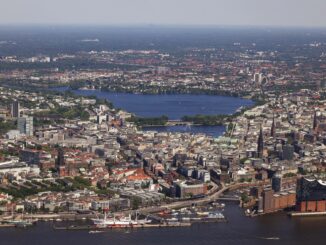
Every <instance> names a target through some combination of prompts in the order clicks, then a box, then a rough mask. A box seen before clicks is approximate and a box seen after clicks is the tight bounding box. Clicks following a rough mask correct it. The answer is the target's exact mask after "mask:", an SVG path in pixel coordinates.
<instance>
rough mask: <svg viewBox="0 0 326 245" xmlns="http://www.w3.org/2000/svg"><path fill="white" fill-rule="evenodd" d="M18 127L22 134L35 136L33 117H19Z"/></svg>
mask: <svg viewBox="0 0 326 245" xmlns="http://www.w3.org/2000/svg"><path fill="white" fill-rule="evenodd" d="M17 129H18V130H19V132H20V133H21V134H26V135H27V136H33V130H34V128H33V117H18V119H17Z"/></svg>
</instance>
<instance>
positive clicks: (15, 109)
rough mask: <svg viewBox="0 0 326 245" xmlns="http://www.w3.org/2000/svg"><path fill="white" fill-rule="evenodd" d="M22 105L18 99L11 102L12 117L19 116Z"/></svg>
mask: <svg viewBox="0 0 326 245" xmlns="http://www.w3.org/2000/svg"><path fill="white" fill-rule="evenodd" d="M19 114H20V105H19V102H18V101H14V102H13V103H12V104H11V117H15V118H18V117H19V116H20V115H19Z"/></svg>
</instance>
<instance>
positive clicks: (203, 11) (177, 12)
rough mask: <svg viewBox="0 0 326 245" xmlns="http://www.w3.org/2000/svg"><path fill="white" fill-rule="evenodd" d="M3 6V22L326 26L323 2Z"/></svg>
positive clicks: (33, 0) (37, 2) (15, 1)
mask: <svg viewBox="0 0 326 245" xmlns="http://www.w3.org/2000/svg"><path fill="white" fill-rule="evenodd" d="M1 9H2V10H0V13H1V15H0V23H1V24H2V25H12V24H18V25H21V24H28V25H29V24H38V25H39V24H42V25H53V24H57V25H222V26H252V25H254V26H303V27H310V26H311V27H325V26H326V24H325V23H326V16H325V15H324V14H323V12H324V10H325V9H326V2H325V1H323V0H312V1H309V2H308V1H295V0H286V1H281V0H276V1H258V0H248V1H240V0H232V1H226V0H217V1H213V0H204V1H200V2H199V1H195V0H190V1H189V0H188V1H185V0H178V1H177V2H176V1H172V0H165V1H162V0H153V1H149V0H134V1H130V0H122V1H119V2H117V1H112V0H108V1H104V0H95V1H92V2H89V1H86V0H81V1H76V0H70V1H69V2H67V1H63V0H58V1H56V2H55V4H54V3H51V2H49V1H41V0H30V1H28V2H26V1H22V0H12V1H8V0H5V1H4V3H3V4H2V8H1Z"/></svg>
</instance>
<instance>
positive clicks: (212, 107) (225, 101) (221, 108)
mask: <svg viewBox="0 0 326 245" xmlns="http://www.w3.org/2000/svg"><path fill="white" fill-rule="evenodd" d="M55 90H56V91H66V90H67V87H61V88H56V89H55ZM71 91H72V92H73V93H75V94H78V95H85V96H89V95H93V96H96V97H98V98H101V99H103V98H104V99H108V100H109V101H111V102H112V103H113V105H114V106H115V108H121V109H124V110H126V111H128V112H131V113H134V114H136V115H137V116H141V117H158V116H162V115H166V116H168V117H169V119H180V118H181V117H183V116H185V115H197V114H203V115H218V114H233V113H234V112H235V111H236V110H237V109H239V108H240V107H243V106H252V105H253V104H254V102H253V101H251V100H248V99H242V98H237V97H229V96H219V95H192V94H159V95H143V94H130V93H114V92H106V91H99V90H71ZM144 130H156V131H159V132H166V131H167V132H190V133H205V134H207V135H210V136H213V137H218V136H220V135H222V134H223V132H224V131H225V127H224V126H196V127H187V126H175V127H144Z"/></svg>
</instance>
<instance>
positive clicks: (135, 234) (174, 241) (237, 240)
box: [0, 203, 326, 245]
mask: <svg viewBox="0 0 326 245" xmlns="http://www.w3.org/2000/svg"><path fill="white" fill-rule="evenodd" d="M224 214H225V216H226V218H227V219H228V222H227V223H210V224H194V225H193V226H191V227H182V228H152V229H151V228H148V229H135V230H130V231H126V230H110V231H107V232H104V233H97V234H89V233H88V231H85V230H80V231H64V230H53V229H52V225H53V224H52V223H43V222H40V223H38V224H37V225H36V226H35V227H33V228H28V229H17V228H6V229H0V237H1V239H0V244H1V245H23V244H24V245H25V244H35V245H36V244H37V245H38V244H47V245H57V244H62V245H63V244H78V245H90V244H96V245H102V244H103V245H104V244H105V245H106V244H113V245H120V244H121V245H129V244H130V245H153V244H155V245H166V244H169V245H199V244H200V245H216V244H223V245H224V244H235V245H238V244H241V245H246V244H248V245H255V244H299V245H301V244H310V245H312V244H322V243H323V242H324V240H325V239H326V235H325V231H324V230H325V221H326V219H325V218H323V217H304V218H303V217H302V218H290V217H288V216H287V215H286V214H285V213H282V212H281V213H275V214H270V215H265V216H260V217H256V218H248V217H245V216H244V214H243V210H241V209H240V208H239V207H238V206H237V205H236V204H231V203H226V208H225V211H224ZM272 237H278V238H279V240H270V238H272ZM27 241H28V242H27Z"/></svg>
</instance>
